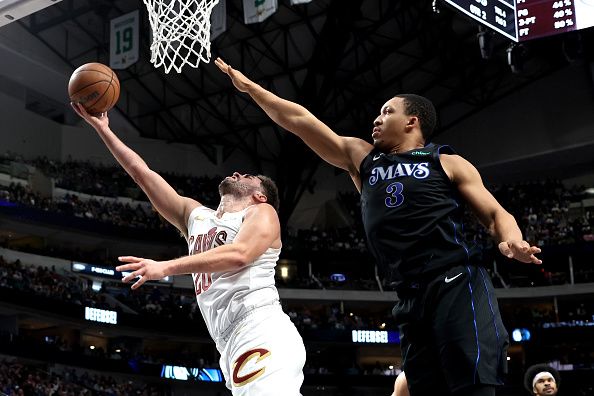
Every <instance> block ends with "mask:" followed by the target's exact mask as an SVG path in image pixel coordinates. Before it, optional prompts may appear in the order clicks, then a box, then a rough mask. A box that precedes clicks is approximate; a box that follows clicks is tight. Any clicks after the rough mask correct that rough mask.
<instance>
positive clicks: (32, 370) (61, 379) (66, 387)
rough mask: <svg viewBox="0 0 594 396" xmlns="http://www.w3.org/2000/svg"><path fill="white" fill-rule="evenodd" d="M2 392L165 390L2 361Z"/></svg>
mask: <svg viewBox="0 0 594 396" xmlns="http://www.w3.org/2000/svg"><path fill="white" fill-rule="evenodd" d="M0 392H2V393H4V394H6V395H7V396H54V395H55V396H124V395H138V396H161V395H165V394H167V393H165V392H164V391H163V390H161V389H159V388H157V387H155V386H154V385H146V384H143V383H141V382H138V381H137V382H134V381H132V380H125V381H122V380H120V381H118V380H116V379H115V378H113V377H110V376H107V375H96V374H89V373H88V372H83V373H82V374H78V373H77V371H76V370H75V369H73V368H71V369H65V370H64V371H63V372H62V373H53V372H50V370H49V369H48V367H47V364H45V363H34V362H24V361H19V360H17V359H16V358H12V359H1V360H0Z"/></svg>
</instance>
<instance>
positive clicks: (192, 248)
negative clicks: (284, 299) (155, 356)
mask: <svg viewBox="0 0 594 396" xmlns="http://www.w3.org/2000/svg"><path fill="white" fill-rule="evenodd" d="M246 211H247V208H246V209H244V210H242V211H239V212H234V213H225V214H223V216H222V217H221V218H220V219H219V218H218V217H216V216H215V211H214V210H212V209H209V208H207V207H205V206H199V207H197V208H195V209H194V210H193V211H192V213H190V217H189V219H188V252H189V254H190V255H192V254H200V252H204V251H206V250H209V249H212V248H214V247H217V246H220V245H224V244H229V243H233V240H234V239H235V236H236V235H237V233H238V232H239V228H240V227H241V224H242V223H243V218H244V216H245V213H246ZM279 254H280V249H272V248H268V249H267V250H266V252H264V254H262V255H261V256H260V257H258V258H257V259H256V260H255V261H254V262H252V263H250V264H248V265H246V266H245V267H243V268H241V269H238V270H235V271H228V272H215V273H211V274H205V273H203V274H196V273H194V274H192V278H193V280H194V290H195V291H196V300H197V301H198V306H199V308H200V311H201V312H202V316H203V317H204V321H205V322H206V327H207V328H208V331H209V333H210V335H211V337H212V338H213V340H214V341H215V343H216V344H217V346H219V345H220V342H221V340H220V339H221V337H222V336H224V335H225V333H226V331H227V330H230V326H231V325H232V324H234V323H235V322H236V321H237V320H239V319H242V318H243V317H244V316H245V315H247V314H248V313H250V312H251V311H252V310H253V309H255V308H258V307H262V306H266V305H272V304H279V296H278V291H277V290H276V287H275V285H274V267H275V266H276V262H277V261H278V257H279Z"/></svg>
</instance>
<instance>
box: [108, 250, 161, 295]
mask: <svg viewBox="0 0 594 396" xmlns="http://www.w3.org/2000/svg"><path fill="white" fill-rule="evenodd" d="M118 260H119V261H121V262H122V263H129V264H124V265H119V266H117V267H116V271H119V272H127V271H132V272H131V273H130V274H128V275H126V276H125V277H124V278H122V282H124V283H129V282H130V281H132V280H134V279H136V278H139V279H138V280H137V281H136V282H135V283H134V284H133V285H132V287H131V288H132V290H135V289H138V288H139V287H140V286H142V285H143V284H144V283H145V282H146V281H150V280H161V279H163V278H165V274H164V272H163V265H161V263H159V262H157V261H155V260H150V259H145V258H141V257H134V256H122V257H118Z"/></svg>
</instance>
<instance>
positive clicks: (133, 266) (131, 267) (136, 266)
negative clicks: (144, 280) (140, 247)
mask: <svg viewBox="0 0 594 396" xmlns="http://www.w3.org/2000/svg"><path fill="white" fill-rule="evenodd" d="M139 268H140V264H137V263H134V264H124V265H118V266H117V267H116V271H118V272H124V271H136V270H137V269H139Z"/></svg>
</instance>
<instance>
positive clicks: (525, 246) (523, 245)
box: [518, 241, 530, 252]
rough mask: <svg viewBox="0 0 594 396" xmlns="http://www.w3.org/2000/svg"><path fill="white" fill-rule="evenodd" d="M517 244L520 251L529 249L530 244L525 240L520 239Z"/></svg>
mask: <svg viewBox="0 0 594 396" xmlns="http://www.w3.org/2000/svg"><path fill="white" fill-rule="evenodd" d="M518 245H519V246H518V247H519V249H520V250H521V251H522V252H528V251H529V250H530V244H529V243H528V242H526V241H521V242H520V243H519V244H518Z"/></svg>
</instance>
